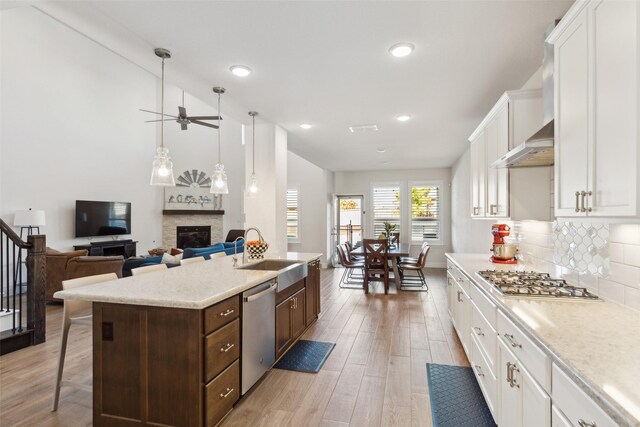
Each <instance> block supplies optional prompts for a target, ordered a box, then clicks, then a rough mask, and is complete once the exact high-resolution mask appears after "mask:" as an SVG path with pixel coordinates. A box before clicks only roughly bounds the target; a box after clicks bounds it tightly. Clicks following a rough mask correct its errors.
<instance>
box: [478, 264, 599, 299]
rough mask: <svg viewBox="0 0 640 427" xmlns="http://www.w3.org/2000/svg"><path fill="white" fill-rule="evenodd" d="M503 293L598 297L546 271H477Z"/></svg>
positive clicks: (531, 295)
mask: <svg viewBox="0 0 640 427" xmlns="http://www.w3.org/2000/svg"><path fill="white" fill-rule="evenodd" d="M478 274H479V275H480V277H482V278H484V279H486V280H487V281H489V282H490V283H491V284H493V286H495V287H496V289H498V290H499V291H500V293H502V294H503V295H515V296H530V297H551V298H579V299H592V300H593V299H598V296H597V295H594V294H592V293H591V292H589V291H588V290H587V289H586V288H581V287H577V286H572V285H569V284H568V283H567V282H566V281H564V280H563V279H552V278H551V277H550V276H549V274H547V273H537V272H535V271H528V272H527V271H496V270H485V271H479V272H478Z"/></svg>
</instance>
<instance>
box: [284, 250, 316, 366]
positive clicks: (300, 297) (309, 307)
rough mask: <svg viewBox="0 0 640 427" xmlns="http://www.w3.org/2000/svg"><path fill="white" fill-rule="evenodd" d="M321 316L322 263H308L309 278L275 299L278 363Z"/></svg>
mask: <svg viewBox="0 0 640 427" xmlns="http://www.w3.org/2000/svg"><path fill="white" fill-rule="evenodd" d="M319 313H320V261H319V260H315V261H312V262H310V263H309V273H308V275H307V277H306V278H305V279H303V280H301V281H299V282H298V283H296V284H294V285H292V286H290V287H288V288H287V289H285V290H284V291H282V292H278V294H277V295H276V359H278V358H279V357H280V356H282V355H283V354H284V353H285V352H286V351H287V350H288V349H289V348H290V347H291V345H292V344H293V343H295V342H296V341H297V340H298V338H300V336H301V335H302V333H303V332H304V331H305V330H306V329H307V327H308V326H310V325H311V324H312V323H313V322H315V321H316V319H317V318H318V314H319Z"/></svg>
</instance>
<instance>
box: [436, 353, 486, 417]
mask: <svg viewBox="0 0 640 427" xmlns="http://www.w3.org/2000/svg"><path fill="white" fill-rule="evenodd" d="M427 379H428V382H429V398H430V400H431V415H432V416H433V427H496V423H495V422H494V421H493V417H492V416H491V411H490V410H489V407H488V406H487V403H486V402H485V400H484V396H482V391H481V390H480V385H478V381H477V380H476V377H475V374H474V373H473V370H472V369H471V368H466V367H464V366H450V365H439V364H436V363H427Z"/></svg>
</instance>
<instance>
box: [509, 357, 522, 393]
mask: <svg viewBox="0 0 640 427" xmlns="http://www.w3.org/2000/svg"><path fill="white" fill-rule="evenodd" d="M514 371H516V372H520V369H518V367H517V366H516V364H515V363H511V362H507V382H508V383H509V386H510V387H511V388H514V387H516V388H520V385H519V384H518V383H517V382H516V379H515V378H514V377H513V372H514Z"/></svg>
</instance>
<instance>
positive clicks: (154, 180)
mask: <svg viewBox="0 0 640 427" xmlns="http://www.w3.org/2000/svg"><path fill="white" fill-rule="evenodd" d="M154 52H155V54H156V56H158V57H160V58H162V89H161V95H160V103H161V104H162V105H161V110H160V117H161V119H160V122H161V123H160V147H158V148H157V149H156V155H155V156H154V157H153V163H152V165H153V169H152V170H151V182H150V184H151V185H160V186H175V185H176V182H175V180H174V179H173V162H172V161H171V157H169V150H168V149H166V148H165V146H164V60H165V59H167V58H171V52H169V51H168V50H167V49H163V48H157V49H156V50H155V51H154Z"/></svg>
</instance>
